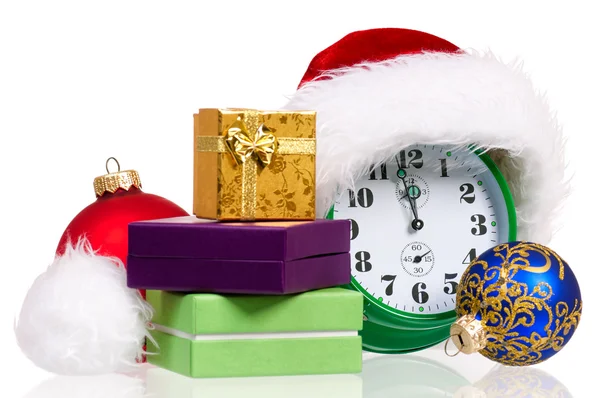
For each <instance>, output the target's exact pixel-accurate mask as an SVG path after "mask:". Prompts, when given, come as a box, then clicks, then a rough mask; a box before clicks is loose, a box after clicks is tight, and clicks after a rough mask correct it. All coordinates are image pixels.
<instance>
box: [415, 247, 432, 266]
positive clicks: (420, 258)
mask: <svg viewBox="0 0 600 398" xmlns="http://www.w3.org/2000/svg"><path fill="white" fill-rule="evenodd" d="M429 253H431V250H429V251H428V252H427V253H423V254H421V255H417V256H415V258H414V260H413V263H416V264H418V263H420V262H421V261H422V260H423V257H425V256H426V255H428V254H429Z"/></svg>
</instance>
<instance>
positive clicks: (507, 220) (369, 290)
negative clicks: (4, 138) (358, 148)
mask: <svg viewBox="0 0 600 398" xmlns="http://www.w3.org/2000/svg"><path fill="white" fill-rule="evenodd" d="M329 217H330V218H335V219H350V221H351V231H350V238H351V251H352V258H353V261H352V269H351V270H352V287H353V288H354V289H356V290H358V291H360V292H362V293H363V295H364V296H365V299H366V304H367V306H366V310H365V316H366V318H367V319H368V320H369V321H371V322H381V323H384V324H386V325H387V326H390V327H393V328H398V329H405V330H419V329H432V328H437V327H444V326H447V325H449V324H450V323H452V321H453V320H454V319H455V312H454V309H455V295H456V289H457V286H458V282H459V280H460V278H461V276H462V274H463V272H464V270H465V269H466V267H467V266H468V264H469V263H470V262H471V261H473V260H474V259H475V258H476V257H477V256H478V255H479V254H480V253H482V252H483V251H485V250H487V249H488V248H490V247H492V246H495V245H497V244H499V243H502V242H508V241H511V240H514V239H516V215H515V208H514V204H513V201H512V197H511V195H510V191H509V189H508V186H507V184H506V182H505V180H504V178H503V176H502V175H501V173H500V172H499V170H498V168H497V167H496V166H495V164H494V163H493V162H492V160H491V159H490V158H489V157H488V156H487V155H485V154H477V153H474V152H472V151H470V150H468V149H458V150H457V149H451V148H449V147H443V146H439V145H435V146H431V145H413V146H411V147H408V148H406V149H404V150H402V151H400V152H399V153H397V154H396V156H395V157H394V158H393V159H390V160H389V161H387V162H384V163H382V164H379V165H376V167H373V168H372V169H371V171H370V172H369V173H368V174H366V175H364V176H363V177H362V178H360V179H359V180H358V181H356V182H355V188H354V189H353V190H349V189H348V190H346V191H344V192H341V193H340V196H339V197H338V199H337V201H336V203H335V205H334V208H333V209H332V211H331V212H330V214H329ZM364 338H365V336H363V339H364ZM432 343H434V342H432Z"/></svg>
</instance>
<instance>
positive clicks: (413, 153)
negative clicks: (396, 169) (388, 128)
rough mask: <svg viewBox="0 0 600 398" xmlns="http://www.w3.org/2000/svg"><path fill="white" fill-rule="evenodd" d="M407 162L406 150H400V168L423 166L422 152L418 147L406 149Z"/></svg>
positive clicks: (418, 167)
mask: <svg viewBox="0 0 600 398" xmlns="http://www.w3.org/2000/svg"><path fill="white" fill-rule="evenodd" d="M408 158H409V159H408V163H407V162H406V151H400V168H401V169H407V168H409V167H411V166H412V167H414V168H415V169H420V168H421V167H423V152H421V151H420V150H418V149H412V150H410V151H408Z"/></svg>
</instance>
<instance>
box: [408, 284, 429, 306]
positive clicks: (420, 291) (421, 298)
mask: <svg viewBox="0 0 600 398" xmlns="http://www.w3.org/2000/svg"><path fill="white" fill-rule="evenodd" d="M425 289H427V285H426V284H425V283H424V282H419V283H417V284H415V285H414V286H413V288H412V297H413V299H414V300H415V301H416V302H417V303H419V304H425V303H426V302H427V300H429V294H427V292H426V291H425Z"/></svg>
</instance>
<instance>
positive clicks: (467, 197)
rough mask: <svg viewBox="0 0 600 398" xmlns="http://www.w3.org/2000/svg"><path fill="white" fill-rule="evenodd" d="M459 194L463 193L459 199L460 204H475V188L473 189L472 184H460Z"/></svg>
mask: <svg viewBox="0 0 600 398" xmlns="http://www.w3.org/2000/svg"><path fill="white" fill-rule="evenodd" d="M460 192H464V193H463V194H462V196H461V197H460V203H462V202H463V201H465V202H467V203H468V204H470V205H471V204H473V202H475V187H473V184H469V183H466V184H462V185H461V186H460Z"/></svg>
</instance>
